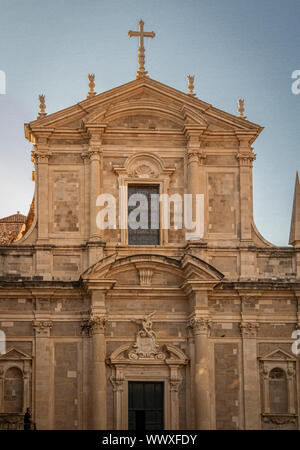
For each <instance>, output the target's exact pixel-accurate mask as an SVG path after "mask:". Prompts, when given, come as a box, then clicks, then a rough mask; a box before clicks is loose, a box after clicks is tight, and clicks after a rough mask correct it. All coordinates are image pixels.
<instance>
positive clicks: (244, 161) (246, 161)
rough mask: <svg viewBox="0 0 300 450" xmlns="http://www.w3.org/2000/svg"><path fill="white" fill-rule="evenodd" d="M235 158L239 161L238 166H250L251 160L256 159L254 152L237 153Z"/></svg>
mask: <svg viewBox="0 0 300 450" xmlns="http://www.w3.org/2000/svg"><path fill="white" fill-rule="evenodd" d="M236 159H237V160H238V161H239V163H240V166H242V167H252V165H253V161H255V160H256V155H255V153H245V154H241V153H238V154H237V155H236Z"/></svg>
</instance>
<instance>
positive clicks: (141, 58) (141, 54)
mask: <svg viewBox="0 0 300 450" xmlns="http://www.w3.org/2000/svg"><path fill="white" fill-rule="evenodd" d="M128 36H129V37H138V38H139V48H138V70H137V74H136V78H143V77H144V76H145V75H147V73H148V72H147V71H146V70H145V48H144V37H149V38H154V37H155V33H154V31H151V32H147V31H144V22H143V21H142V19H141V20H140V21H139V31H131V30H130V31H128Z"/></svg>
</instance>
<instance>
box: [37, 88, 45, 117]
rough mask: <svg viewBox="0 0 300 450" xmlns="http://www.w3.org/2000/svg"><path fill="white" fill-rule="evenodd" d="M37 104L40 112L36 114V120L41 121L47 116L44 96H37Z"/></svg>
mask: <svg viewBox="0 0 300 450" xmlns="http://www.w3.org/2000/svg"><path fill="white" fill-rule="evenodd" d="M39 102H40V112H39V113H38V118H39V119H41V118H42V117H45V116H46V115H47V113H46V103H45V95H44V94H41V95H39Z"/></svg>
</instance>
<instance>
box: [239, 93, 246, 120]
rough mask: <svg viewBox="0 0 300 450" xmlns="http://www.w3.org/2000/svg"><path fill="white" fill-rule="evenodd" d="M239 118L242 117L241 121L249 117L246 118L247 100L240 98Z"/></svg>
mask: <svg viewBox="0 0 300 450" xmlns="http://www.w3.org/2000/svg"><path fill="white" fill-rule="evenodd" d="M237 103H238V109H237V112H238V117H240V118H241V119H247V116H244V112H245V100H244V99H243V98H239V99H238V101H237Z"/></svg>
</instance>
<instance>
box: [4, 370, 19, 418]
mask: <svg viewBox="0 0 300 450" xmlns="http://www.w3.org/2000/svg"><path fill="white" fill-rule="evenodd" d="M4 412H6V413H10V412H13V413H21V412H23V373H22V371H21V370H20V369H19V368H18V367H11V368H10V369H8V370H7V371H6V373H5V379H4Z"/></svg>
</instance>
